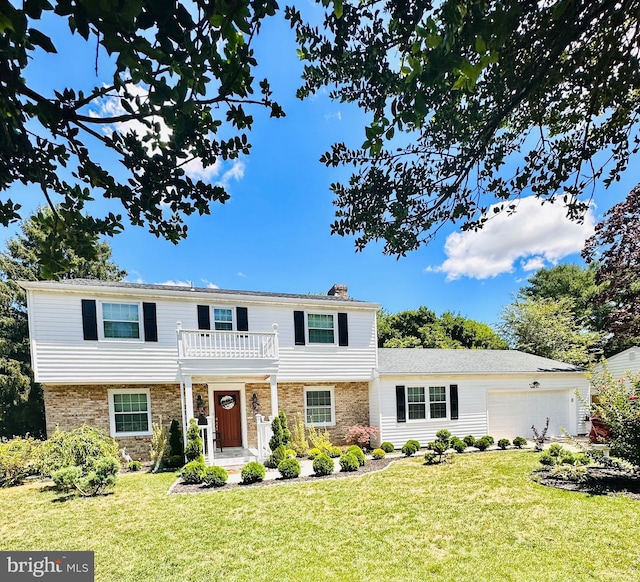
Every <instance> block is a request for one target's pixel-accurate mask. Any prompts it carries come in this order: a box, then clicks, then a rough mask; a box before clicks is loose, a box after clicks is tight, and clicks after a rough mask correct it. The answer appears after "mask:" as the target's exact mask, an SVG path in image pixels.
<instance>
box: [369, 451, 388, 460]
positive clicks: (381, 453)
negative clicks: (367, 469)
mask: <svg viewBox="0 0 640 582" xmlns="http://www.w3.org/2000/svg"><path fill="white" fill-rule="evenodd" d="M386 454H387V453H385V452H384V451H383V450H382V449H373V451H372V452H371V456H372V457H373V458H374V459H375V460H376V461H378V460H380V459H384V457H385V455H386Z"/></svg>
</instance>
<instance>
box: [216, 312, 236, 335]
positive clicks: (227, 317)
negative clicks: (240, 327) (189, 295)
mask: <svg viewBox="0 0 640 582" xmlns="http://www.w3.org/2000/svg"><path fill="white" fill-rule="evenodd" d="M213 329H215V330H217V331H231V330H233V310H232V309H222V308H219V307H214V308H213Z"/></svg>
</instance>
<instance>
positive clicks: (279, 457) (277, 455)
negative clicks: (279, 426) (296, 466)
mask: <svg viewBox="0 0 640 582" xmlns="http://www.w3.org/2000/svg"><path fill="white" fill-rule="evenodd" d="M276 420H278V419H277V418H274V419H273V422H275V421H276ZM294 456H295V451H294ZM286 458H287V449H286V448H285V447H284V445H280V446H278V447H276V448H275V450H274V451H273V452H272V453H271V456H270V457H269V459H267V461H266V462H265V465H266V466H267V467H269V468H270V469H275V468H276V467H277V466H278V465H279V464H280V463H282V461H284V460H285V459H286Z"/></svg>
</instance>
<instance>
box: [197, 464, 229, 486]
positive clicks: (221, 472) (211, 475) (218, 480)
mask: <svg viewBox="0 0 640 582" xmlns="http://www.w3.org/2000/svg"><path fill="white" fill-rule="evenodd" d="M228 478H229V473H227V470H226V469H225V468H224V467H215V466H214V467H205V469H204V473H203V475H202V481H203V482H204V484H205V485H206V486H207V487H222V486H223V485H224V484H225V483H226V482H227V479H228Z"/></svg>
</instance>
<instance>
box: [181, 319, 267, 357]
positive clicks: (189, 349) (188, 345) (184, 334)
mask: <svg viewBox="0 0 640 582" xmlns="http://www.w3.org/2000/svg"><path fill="white" fill-rule="evenodd" d="M276 327H277V326H275V325H274V329H273V331H271V332H251V331H209V330H203V329H181V328H180V327H178V330H177V332H178V357H179V358H180V359H181V360H192V359H205V360H271V361H273V360H277V359H278V334H277V331H276Z"/></svg>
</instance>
